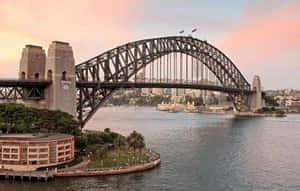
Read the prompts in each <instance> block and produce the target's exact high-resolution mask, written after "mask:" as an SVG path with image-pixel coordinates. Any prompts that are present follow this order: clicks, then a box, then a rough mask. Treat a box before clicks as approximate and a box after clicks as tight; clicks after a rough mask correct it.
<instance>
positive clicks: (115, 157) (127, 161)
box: [87, 148, 149, 168]
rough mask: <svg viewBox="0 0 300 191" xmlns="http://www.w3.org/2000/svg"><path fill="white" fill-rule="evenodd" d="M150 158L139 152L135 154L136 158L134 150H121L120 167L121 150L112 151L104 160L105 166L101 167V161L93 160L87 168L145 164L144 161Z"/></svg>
mask: <svg viewBox="0 0 300 191" xmlns="http://www.w3.org/2000/svg"><path fill="white" fill-rule="evenodd" d="M148 158H149V157H148V156H147V155H145V154H143V153H142V154H141V158H140V153H139V151H138V150H136V152H135V157H134V155H133V149H130V150H129V151H128V149H127V148H121V150H120V165H119V150H118V149H112V150H109V151H108V152H107V155H106V156H105V157H104V159H103V166H101V160H100V159H97V160H91V161H90V162H89V163H88V165H87V167H88V168H108V167H119V166H126V165H135V164H139V163H143V161H146V160H148Z"/></svg>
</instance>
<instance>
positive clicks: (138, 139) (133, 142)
mask: <svg viewBox="0 0 300 191" xmlns="http://www.w3.org/2000/svg"><path fill="white" fill-rule="evenodd" d="M127 142H128V146H129V147H132V148H133V152H134V155H135V150H136V149H137V148H138V149H142V148H144V147H145V140H144V136H143V135H142V134H140V133H137V132H136V131H133V132H132V133H131V134H130V135H129V136H128V137H127Z"/></svg>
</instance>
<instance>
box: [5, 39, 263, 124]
mask: <svg viewBox="0 0 300 191" xmlns="http://www.w3.org/2000/svg"><path fill="white" fill-rule="evenodd" d="M138 74H139V75H138ZM120 88H185V89H200V90H211V91H220V92H224V93H227V94H228V95H229V97H230V98H231V99H232V102H233V105H234V107H235V109H236V111H254V110H256V109H259V108H261V107H262V105H263V104H262V97H261V84H260V79H259V77H258V76H255V77H254V80H253V83H252V86H251V85H250V83H249V82H248V81H247V80H246V78H245V77H244V76H243V74H242V73H241V72H240V71H239V69H238V68H237V66H236V65H235V64H234V63H233V62H232V61H231V60H230V59H229V57H227V56H226V55H225V54H224V53H222V51H220V50H219V49H217V48H216V47H214V46H213V45H211V44H209V43H208V42H207V41H202V40H199V39H196V38H193V37H187V36H171V37H161V38H152V39H145V40H139V41H135V42H130V43H127V44H124V45H121V46H118V47H116V48H114V49H111V50H108V51H106V52H104V53H102V54H100V55H98V56H96V57H93V58H91V59H89V60H87V61H85V62H83V63H81V64H77V65H75V63H74V58H73V52H72V48H71V46H70V45H69V44H68V43H65V42H59V41H53V42H52V44H51V45H50V46H49V49H48V55H47V56H46V54H45V51H44V50H43V49H42V47H38V46H34V45H27V46H26V47H25V48H24V49H23V52H22V58H21V61H20V70H19V79H17V80H6V79H0V100H4V101H5V102H7V101H18V100H20V102H22V103H24V104H26V105H30V106H33V107H39V108H48V109H59V110H62V111H66V112H68V113H70V114H72V115H74V116H75V115H76V116H77V117H78V119H79V121H81V123H82V126H83V125H84V124H85V123H86V122H87V121H88V120H89V119H90V118H91V117H92V116H93V115H94V114H95V112H96V111H97V110H98V109H99V108H100V107H101V106H102V105H103V103H104V102H105V100H106V99H107V98H108V97H109V96H110V95H112V94H113V93H114V92H115V91H116V90H118V89H120Z"/></svg>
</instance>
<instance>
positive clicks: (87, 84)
mask: <svg viewBox="0 0 300 191" xmlns="http://www.w3.org/2000/svg"><path fill="white" fill-rule="evenodd" d="M76 86H77V87H78V88H80V87H83V88H185V89H200V90H211V91H221V92H225V93H241V92H243V93H245V94H251V93H253V92H254V91H252V90H250V91H249V90H243V89H238V88H231V87H223V86H216V85H208V84H196V83H195V84H191V83H186V84H185V83H183V84H179V83H153V82H151V83H147V82H116V83H112V82H84V81H79V82H77V83H76Z"/></svg>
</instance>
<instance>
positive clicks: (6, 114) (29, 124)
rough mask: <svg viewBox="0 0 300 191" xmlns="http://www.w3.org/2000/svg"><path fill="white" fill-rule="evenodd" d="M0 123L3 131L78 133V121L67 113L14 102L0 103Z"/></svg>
mask: <svg viewBox="0 0 300 191" xmlns="http://www.w3.org/2000/svg"><path fill="white" fill-rule="evenodd" d="M0 124H1V126H0V128H1V130H2V131H3V132H7V131H9V132H10V133H38V132H45V133H46V132H47V133H66V134H72V135H78V134H79V133H80V130H79V123H78V122H77V121H76V120H75V119H74V118H73V116H72V115H70V114H68V113H65V112H62V111H51V110H47V109H36V108H32V107H26V106H24V105H22V104H15V103H3V104H0Z"/></svg>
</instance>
